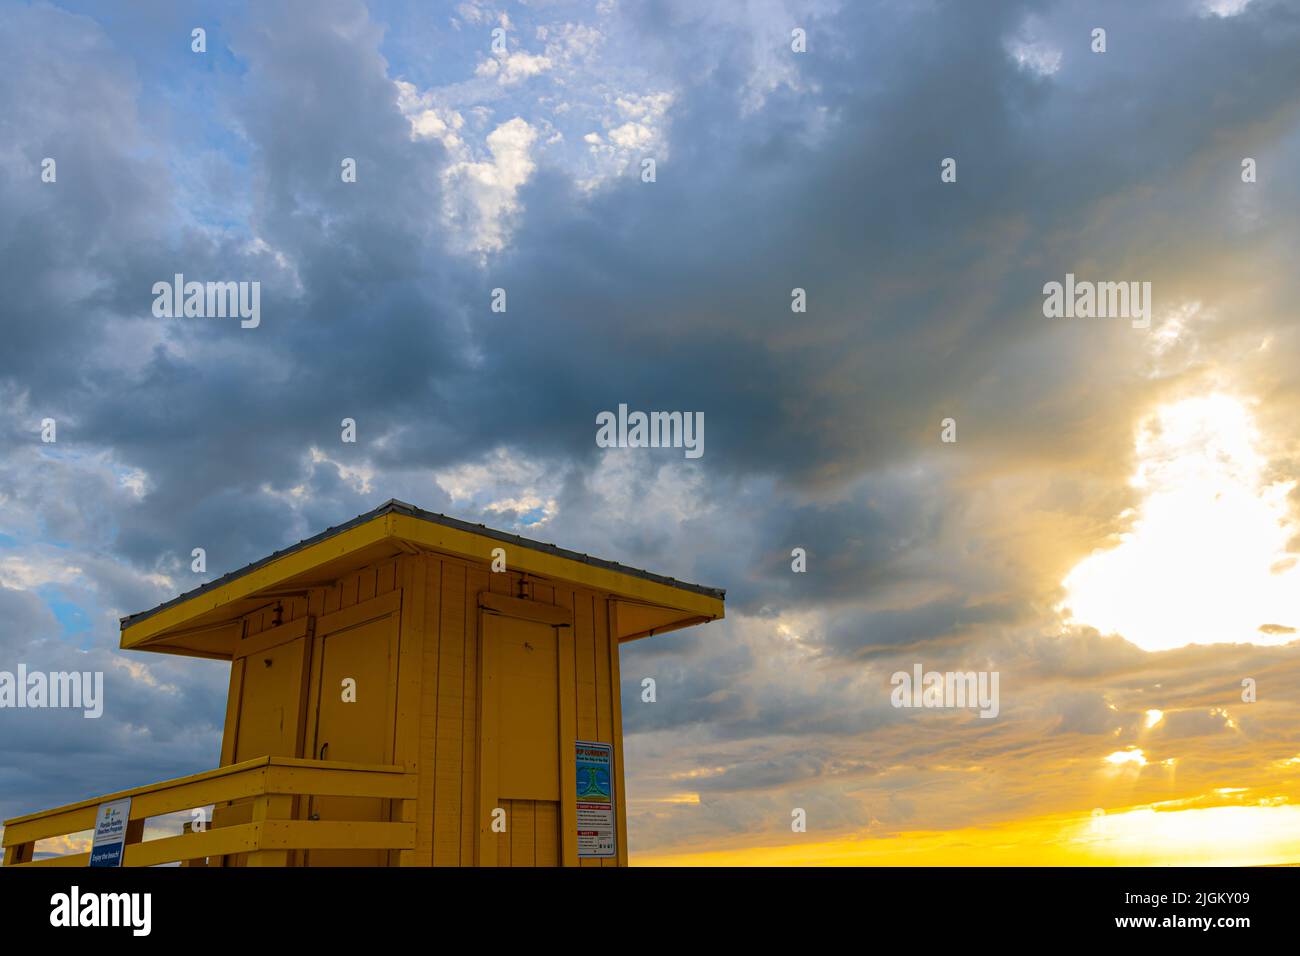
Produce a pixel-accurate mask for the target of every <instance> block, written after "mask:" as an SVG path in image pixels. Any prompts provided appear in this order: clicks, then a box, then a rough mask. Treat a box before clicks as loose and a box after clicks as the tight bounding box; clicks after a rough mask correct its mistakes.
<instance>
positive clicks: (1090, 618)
mask: <svg viewBox="0 0 1300 956" xmlns="http://www.w3.org/2000/svg"><path fill="white" fill-rule="evenodd" d="M1257 443H1258V437H1257V435H1256V432H1255V428H1254V423H1253V421H1252V418H1251V415H1250V412H1249V410H1248V409H1247V408H1246V407H1245V406H1244V405H1243V404H1242V403H1241V402H1239V401H1237V400H1235V399H1233V398H1230V397H1228V396H1225V395H1212V396H1209V397H1205V398H1194V399H1186V400H1184V401H1180V402H1177V403H1174V404H1171V405H1166V406H1163V407H1161V408H1159V409H1157V410H1156V412H1155V413H1154V414H1152V415H1151V416H1149V417H1148V418H1147V419H1146V420H1145V421H1144V422H1143V423H1142V427H1141V429H1140V431H1139V436H1138V440H1137V455H1138V461H1139V464H1138V470H1137V474H1136V475H1135V476H1134V478H1133V485H1134V487H1136V488H1138V489H1139V490H1140V491H1141V492H1142V493H1143V500H1142V502H1141V504H1140V505H1139V506H1138V509H1137V514H1136V516H1135V518H1134V521H1133V523H1132V525H1131V529H1130V530H1129V531H1127V532H1125V533H1124V534H1122V535H1120V544H1119V546H1118V547H1116V548H1112V549H1110V550H1104V551H1102V550H1099V551H1095V552H1094V553H1093V554H1092V555H1091V556H1089V557H1088V558H1085V559H1084V560H1083V561H1081V562H1080V563H1079V564H1078V565H1076V566H1075V568H1074V570H1072V571H1071V572H1070V573H1069V575H1067V577H1066V578H1065V581H1064V582H1063V583H1064V586H1065V588H1066V592H1067V596H1066V599H1065V600H1064V601H1063V602H1062V603H1061V608H1062V610H1065V611H1066V612H1067V613H1068V616H1069V619H1070V620H1071V621H1072V622H1074V623H1077V624H1084V625H1088V626H1091V627H1094V628H1096V629H1097V630H1098V631H1101V632H1102V633H1105V634H1110V633H1114V634H1120V635H1122V636H1123V637H1125V638H1127V639H1128V640H1130V641H1132V642H1133V643H1134V644H1136V645H1137V646H1139V647H1141V648H1143V649H1144V650H1148V651H1159V650H1168V649H1172V648H1175V647H1182V646H1184V645H1187V644H1216V643H1224V642H1226V643H1251V644H1285V643H1287V642H1289V641H1291V640H1293V639H1294V638H1295V631H1294V630H1293V629H1294V628H1295V627H1296V626H1297V625H1300V567H1298V566H1297V565H1296V562H1295V561H1294V558H1293V557H1292V556H1288V555H1287V554H1286V545H1287V541H1288V539H1289V538H1290V537H1291V536H1292V534H1293V533H1294V528H1293V527H1292V526H1291V524H1290V521H1289V519H1288V516H1287V507H1286V496H1287V494H1288V493H1289V492H1290V491H1291V490H1292V489H1293V488H1294V487H1295V482H1291V481H1288V482H1278V481H1274V482H1269V481H1267V480H1266V477H1265V466H1266V462H1265V461H1264V460H1263V458H1262V457H1261V456H1260V454H1259V453H1258V452H1257V450H1256V446H1257Z"/></svg>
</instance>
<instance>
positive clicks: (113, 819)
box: [90, 797, 131, 866]
mask: <svg viewBox="0 0 1300 956" xmlns="http://www.w3.org/2000/svg"><path fill="white" fill-rule="evenodd" d="M130 819H131V798H130V797H123V798H122V799H121V800H112V801H110V802H108V803H101V804H100V805H99V812H98V813H97V814H95V839H94V840H93V841H92V842H91V844H90V865H91V866H121V865H122V853H123V851H124V850H125V849H126V824H127V821H129V820H130Z"/></svg>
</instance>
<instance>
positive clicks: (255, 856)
mask: <svg viewBox="0 0 1300 956" xmlns="http://www.w3.org/2000/svg"><path fill="white" fill-rule="evenodd" d="M292 814H293V797H291V796H284V795H280V794H270V793H264V794H262V795H261V796H260V797H257V798H256V799H254V800H253V821H252V822H253V823H263V824H264V823H266V821H268V820H287V819H288V818H289V817H290V816H291V815H292ZM245 865H246V866H288V865H289V851H288V850H263V849H260V838H259V849H256V850H253V851H252V852H251V853H249V854H248V861H247V863H246V864H245Z"/></svg>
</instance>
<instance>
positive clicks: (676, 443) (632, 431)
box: [596, 405, 704, 458]
mask: <svg viewBox="0 0 1300 956" xmlns="http://www.w3.org/2000/svg"><path fill="white" fill-rule="evenodd" d="M596 424H597V426H599V427H598V428H597V429H596V447H597V448H684V449H685V450H686V457H687V458H699V457H700V456H701V455H703V454H704V413H703V412H648V413H647V412H628V410H627V406H626V405H619V406H618V414H617V415H615V414H614V413H613V412H600V413H599V414H598V415H597V416H596Z"/></svg>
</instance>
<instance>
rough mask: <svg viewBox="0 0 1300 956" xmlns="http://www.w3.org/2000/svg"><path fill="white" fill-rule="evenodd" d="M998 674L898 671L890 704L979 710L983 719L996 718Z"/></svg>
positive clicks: (917, 669) (919, 669) (892, 680)
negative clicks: (974, 708)
mask: <svg viewBox="0 0 1300 956" xmlns="http://www.w3.org/2000/svg"><path fill="white" fill-rule="evenodd" d="M998 677H999V675H998V672H997V671H925V672H923V668H922V667H921V665H920V664H913V665H912V673H910V674H909V673H908V672H907V671H895V672H894V675H893V676H892V677H891V678H890V679H889V682H890V683H891V684H893V685H894V689H893V691H892V692H891V693H890V695H889V702H890V703H891V704H893V705H894V706H895V707H978V708H979V709H980V716H981V717H996V716H997V715H998V711H999V710H1000V709H1001V703H1000V701H999V698H998Z"/></svg>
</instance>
